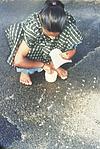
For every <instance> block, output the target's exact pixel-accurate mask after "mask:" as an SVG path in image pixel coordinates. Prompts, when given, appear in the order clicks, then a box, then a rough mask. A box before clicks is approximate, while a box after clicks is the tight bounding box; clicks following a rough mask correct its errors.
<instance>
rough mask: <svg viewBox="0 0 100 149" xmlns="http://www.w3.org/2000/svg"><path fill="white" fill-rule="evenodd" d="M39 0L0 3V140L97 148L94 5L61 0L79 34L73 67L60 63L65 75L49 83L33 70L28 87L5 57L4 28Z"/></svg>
mask: <svg viewBox="0 0 100 149" xmlns="http://www.w3.org/2000/svg"><path fill="white" fill-rule="evenodd" d="M42 4H43V2H41V1H38V2H36V1H32V0H29V1H28V2H27V1H23V0H21V1H19V0H16V1H8V2H2V3H1V4H0V20H1V21H0V52H1V53H0V64H1V65H0V115H1V118H0V122H2V123H0V124H1V127H0V145H3V146H4V147H6V148H9V149H99V148H100V108H99V107H100V92H99V90H100V66H99V63H100V58H99V57H100V48H99V45H100V6H99V5H96V4H95V3H94V2H92V3H83V2H82V3H73V2H72V3H71V4H70V3H68V4H66V8H67V9H68V11H69V12H70V13H71V14H73V15H74V17H75V18H76V19H77V24H78V26H79V28H80V30H81V31H82V34H83V37H84V40H83V43H82V44H81V45H80V46H79V47H78V52H77V54H76V56H75V57H74V59H73V64H72V65H73V67H70V66H67V65H66V66H64V67H66V68H67V67H68V68H69V78H68V79H67V80H66V81H63V80H60V79H59V78H58V80H57V81H56V82H55V83H48V82H46V81H45V79H44V73H41V74H35V75H34V76H33V78H32V80H33V82H34V83H33V85H32V86H31V87H27V86H23V85H21V84H20V83H19V82H18V77H19V74H16V73H15V71H14V69H11V68H10V67H9V66H8V64H7V63H6V59H7V56H8V54H9V51H8V45H7V42H6V38H5V36H4V29H5V28H6V27H7V26H8V25H10V24H12V23H14V22H17V21H20V20H22V19H24V18H25V17H26V16H28V14H30V13H32V12H33V11H35V10H38V9H39V8H40V7H41V5H42ZM5 124H6V125H5ZM2 130H3V131H2ZM4 130H6V131H4ZM1 132H4V133H1ZM5 140H6V141H5ZM11 140H12V141H11Z"/></svg>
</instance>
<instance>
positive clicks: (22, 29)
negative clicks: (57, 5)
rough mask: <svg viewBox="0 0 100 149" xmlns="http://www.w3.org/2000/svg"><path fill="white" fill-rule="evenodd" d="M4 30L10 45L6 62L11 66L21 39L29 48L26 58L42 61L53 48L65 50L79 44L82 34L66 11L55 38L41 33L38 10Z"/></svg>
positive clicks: (48, 59) (46, 58)
mask: <svg viewBox="0 0 100 149" xmlns="http://www.w3.org/2000/svg"><path fill="white" fill-rule="evenodd" d="M5 32H6V36H7V39H8V43H9V47H10V55H9V57H8V59H7V62H8V63H9V64H10V65H12V66H13V61H14V57H15V55H16V52H17V49H18V46H19V45H20V43H21V42H22V40H24V41H25V42H26V44H27V45H28V47H29V48H30V51H29V53H28V55H27V58H29V59H32V60H40V61H42V62H49V61H50V60H51V58H50V56H49V53H50V51H51V50H53V49H54V48H58V49H60V50H61V51H62V52H65V51H67V50H71V49H73V47H74V46H75V45H78V44H80V43H81V41H82V36H81V33H80V31H79V30H78V28H77V26H76V24H75V20H74V18H73V17H72V16H71V15H69V14H68V13H66V24H65V27H64V30H63V32H62V33H61V34H60V35H59V36H58V37H56V38H55V39H50V38H49V37H47V36H45V35H44V34H43V32H42V26H41V22H40V19H39V13H38V12H37V13H34V14H32V15H30V16H29V17H28V18H27V19H25V20H24V21H22V22H20V23H15V24H13V25H10V26H9V27H8V28H7V29H6V30H5Z"/></svg>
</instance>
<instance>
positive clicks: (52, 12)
mask: <svg viewBox="0 0 100 149" xmlns="http://www.w3.org/2000/svg"><path fill="white" fill-rule="evenodd" d="M39 15H40V20H41V23H42V26H43V27H44V28H45V29H47V30H48V31H50V32H60V33H61V32H62V31H63V28H64V25H65V22H66V14H65V11H64V4H63V3H62V2H61V1H59V0H46V2H45V5H44V8H43V9H42V10H41V11H40V13H39Z"/></svg>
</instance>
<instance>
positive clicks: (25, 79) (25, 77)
mask: <svg viewBox="0 0 100 149" xmlns="http://www.w3.org/2000/svg"><path fill="white" fill-rule="evenodd" d="M20 83H22V84H25V85H32V81H31V79H30V76H29V74H25V73H21V74H20Z"/></svg>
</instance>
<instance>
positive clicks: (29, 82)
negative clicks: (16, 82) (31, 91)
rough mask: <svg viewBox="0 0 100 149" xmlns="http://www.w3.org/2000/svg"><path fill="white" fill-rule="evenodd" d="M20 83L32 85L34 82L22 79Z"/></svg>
mask: <svg viewBox="0 0 100 149" xmlns="http://www.w3.org/2000/svg"><path fill="white" fill-rule="evenodd" d="M20 83H22V84H24V85H32V82H31V81H29V80H20Z"/></svg>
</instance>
